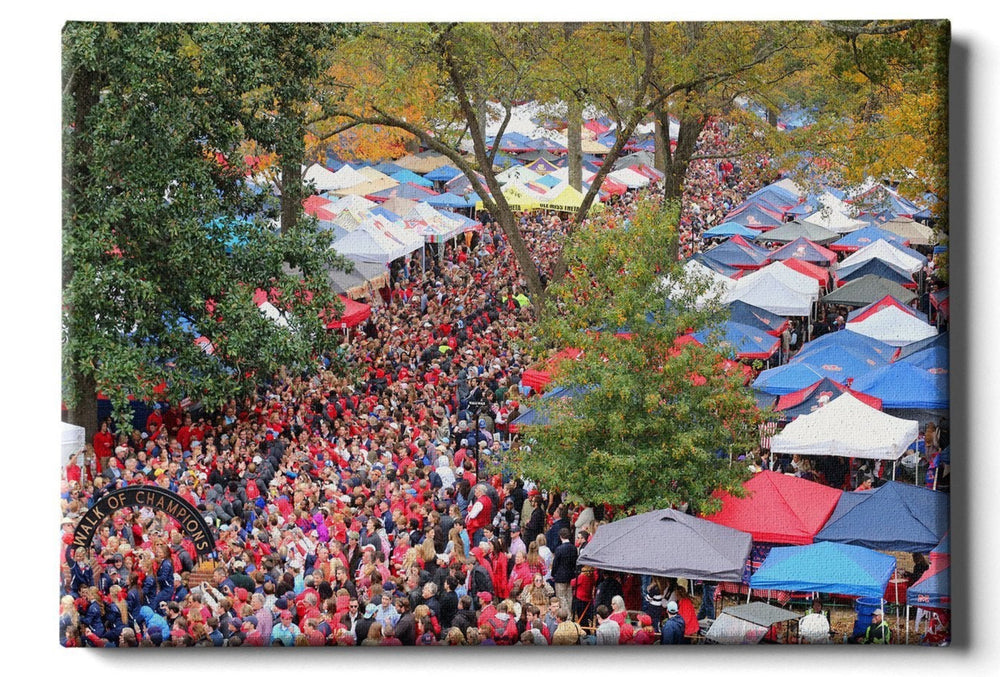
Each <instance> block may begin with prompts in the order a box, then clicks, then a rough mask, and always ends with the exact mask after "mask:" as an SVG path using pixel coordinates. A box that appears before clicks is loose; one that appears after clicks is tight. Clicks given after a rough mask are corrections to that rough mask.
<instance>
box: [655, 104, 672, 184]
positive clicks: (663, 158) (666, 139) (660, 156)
mask: <svg viewBox="0 0 1000 677" xmlns="http://www.w3.org/2000/svg"><path fill="white" fill-rule="evenodd" d="M668 120H669V117H668ZM653 144H654V145H653V149H654V153H653V166H654V167H655V168H656V169H657V170H659V171H661V172H663V173H666V171H667V155H669V154H670V124H669V122H668V123H667V124H666V125H664V124H663V123H661V122H660V116H659V115H657V116H655V118H654V120H653Z"/></svg>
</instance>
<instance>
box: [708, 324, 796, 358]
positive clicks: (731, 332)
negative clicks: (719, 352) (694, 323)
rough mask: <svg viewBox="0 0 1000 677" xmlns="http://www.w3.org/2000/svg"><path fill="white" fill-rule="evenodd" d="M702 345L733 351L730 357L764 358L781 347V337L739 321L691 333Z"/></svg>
mask: <svg viewBox="0 0 1000 677" xmlns="http://www.w3.org/2000/svg"><path fill="white" fill-rule="evenodd" d="M692 336H693V337H694V338H695V340H697V341H698V343H701V344H702V345H709V344H711V345H714V346H717V347H719V348H721V349H724V350H727V351H730V352H732V353H733V355H731V357H735V358H736V359H741V360H743V359H746V360H766V359H768V358H770V357H771V356H772V355H774V354H775V353H776V352H778V349H779V348H781V339H780V338H778V337H777V336H772V335H770V334H768V333H766V332H764V331H762V330H760V329H757V328H755V327H750V326H747V325H745V324H740V323H739V322H732V321H730V322H725V323H723V324H722V325H721V326H718V327H712V328H710V329H703V330H702V331H699V332H695V333H694V334H692Z"/></svg>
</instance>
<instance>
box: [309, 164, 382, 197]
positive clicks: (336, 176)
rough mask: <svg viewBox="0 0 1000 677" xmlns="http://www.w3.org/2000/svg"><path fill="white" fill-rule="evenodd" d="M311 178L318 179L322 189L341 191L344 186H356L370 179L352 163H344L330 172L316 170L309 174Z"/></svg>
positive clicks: (318, 186) (318, 185)
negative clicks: (352, 165) (351, 164)
mask: <svg viewBox="0 0 1000 677" xmlns="http://www.w3.org/2000/svg"><path fill="white" fill-rule="evenodd" d="M314 166H315V165H314ZM310 169H312V168H310ZM307 173H308V170H307ZM303 178H306V177H303ZM309 178H313V179H315V180H316V181H317V184H316V187H317V188H318V189H319V190H322V191H339V190H343V189H344V188H350V187H351V186H356V185H358V184H359V183H364V182H365V181H367V180H368V179H366V178H365V177H364V176H362V175H361V174H359V173H358V171H357V170H356V169H354V168H353V167H351V166H350V165H344V166H343V167H341V168H340V169H338V170H337V171H335V172H332V173H330V174H324V173H323V172H320V171H319V170H314V171H313V172H312V173H311V174H310V175H309ZM319 182H322V187H320V184H319Z"/></svg>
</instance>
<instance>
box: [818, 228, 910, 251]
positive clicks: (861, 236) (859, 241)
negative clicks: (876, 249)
mask: <svg viewBox="0 0 1000 677" xmlns="http://www.w3.org/2000/svg"><path fill="white" fill-rule="evenodd" d="M875 240H885V241H886V242H894V243H898V244H903V243H904V242H906V238H904V237H902V236H900V235H897V234H896V233H893V232H890V231H888V230H884V229H882V228H879V227H878V226H865V227H864V228H860V229H858V230H856V231H854V232H853V233H848V234H847V235H845V236H844V237H842V238H840V239H839V240H837V241H836V242H831V243H830V244H829V245H827V246H828V247H829V248H830V249H832V250H833V251H835V252H855V251H857V250H859V249H861V248H862V247H867V246H868V245H870V244H871V243H872V242H874V241H875Z"/></svg>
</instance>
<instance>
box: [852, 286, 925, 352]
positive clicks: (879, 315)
mask: <svg viewBox="0 0 1000 677" xmlns="http://www.w3.org/2000/svg"><path fill="white" fill-rule="evenodd" d="M885 299H891V300H892V301H893V303H892V305H883V306H882V307H880V308H877V309H875V312H866V311H868V310H869V309H871V308H872V306H874V305H876V304H878V303H881V301H878V302H876V304H872V306H868V307H867V308H864V309H861V311H860V312H859V314H858V315H856V316H855V317H853V318H851V317H849V318H848V320H847V329H848V330H850V331H853V332H855V333H857V334H862V335H864V336H870V337H872V338H875V339H878V340H879V341H882V342H883V343H888V344H889V345H891V346H905V345H906V344H908V343H913V342H914V341H921V340H923V339H925V338H929V337H931V336H934V335H935V334H937V333H938V330H937V327H935V326H934V325H932V324H927V322H925V321H924V320H922V319H921V318H919V317H915V316H914V314H913V313H912V312H907V311H906V310H905V308H906V306H903V305H902V304H900V303H899V302H897V301H896V300H895V299H893V298H892V297H891V296H886V297H885V298H884V299H882V301H884V300H885ZM856 312H858V311H856Z"/></svg>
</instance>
